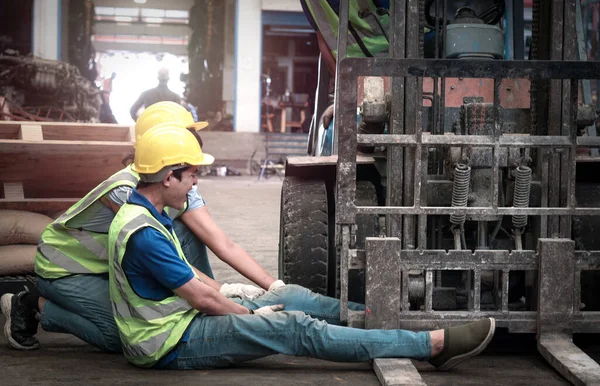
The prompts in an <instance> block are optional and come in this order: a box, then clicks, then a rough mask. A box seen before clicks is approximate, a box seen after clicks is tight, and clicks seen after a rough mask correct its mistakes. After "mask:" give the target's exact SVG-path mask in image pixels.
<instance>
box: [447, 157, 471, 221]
mask: <svg viewBox="0 0 600 386" xmlns="http://www.w3.org/2000/svg"><path fill="white" fill-rule="evenodd" d="M470 183H471V167H470V166H468V165H465V164H457V165H456V168H454V182H453V183H452V206H453V207H462V208H466V207H467V201H468V199H469V185H470ZM466 219H467V215H466V214H451V215H450V222H451V223H452V224H454V225H461V224H464V223H465V220H466Z"/></svg>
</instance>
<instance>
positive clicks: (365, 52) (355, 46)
mask: <svg viewBox="0 0 600 386" xmlns="http://www.w3.org/2000/svg"><path fill="white" fill-rule="evenodd" d="M303 1H304V2H305V4H306V6H307V8H308V10H309V12H310V14H311V15H312V17H313V19H314V20H315V23H316V24H317V27H319V32H321V35H323V38H324V39H325V42H326V43H327V46H328V47H329V49H330V50H331V52H332V54H333V56H334V57H335V58H336V59H337V39H338V31H339V17H338V15H337V13H336V12H335V11H334V10H333V8H331V6H330V5H329V2H328V1H327V0H303ZM364 9H369V10H370V11H371V13H372V15H368V16H366V17H365V18H361V17H360V16H359V12H360V11H361V10H364ZM376 11H377V6H375V4H374V3H373V1H372V0H350V10H349V21H350V26H349V31H348V46H347V56H349V57H365V56H385V55H387V51H388V47H389V43H388V41H387V39H386V38H385V36H384V34H383V31H382V30H381V27H379V25H378V24H377V21H376V20H375V17H376V18H377V19H379V22H380V23H381V25H382V26H383V28H384V29H385V30H386V32H387V31H388V29H389V16H388V15H381V16H380V15H377V13H376Z"/></svg>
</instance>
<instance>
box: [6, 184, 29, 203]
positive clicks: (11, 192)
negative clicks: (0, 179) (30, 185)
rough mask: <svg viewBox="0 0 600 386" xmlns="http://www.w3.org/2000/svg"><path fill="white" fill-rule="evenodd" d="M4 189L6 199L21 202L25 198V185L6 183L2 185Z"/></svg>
mask: <svg viewBox="0 0 600 386" xmlns="http://www.w3.org/2000/svg"><path fill="white" fill-rule="evenodd" d="M2 185H3V189H4V198H6V199H10V200H19V199H23V198H25V195H24V194H23V183H21V182H5V183H3V184H2Z"/></svg>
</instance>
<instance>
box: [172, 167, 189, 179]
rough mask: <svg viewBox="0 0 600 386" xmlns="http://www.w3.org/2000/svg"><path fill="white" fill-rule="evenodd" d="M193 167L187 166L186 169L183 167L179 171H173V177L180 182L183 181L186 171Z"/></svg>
mask: <svg viewBox="0 0 600 386" xmlns="http://www.w3.org/2000/svg"><path fill="white" fill-rule="evenodd" d="M192 167H193V166H189V165H186V166H184V167H181V168H179V169H175V170H173V177H175V178H177V179H178V180H179V181H181V176H182V175H183V172H185V171H186V170H188V169H190V168H192Z"/></svg>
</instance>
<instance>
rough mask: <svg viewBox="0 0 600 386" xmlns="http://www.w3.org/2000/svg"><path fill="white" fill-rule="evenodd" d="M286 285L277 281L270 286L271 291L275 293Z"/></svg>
mask: <svg viewBox="0 0 600 386" xmlns="http://www.w3.org/2000/svg"><path fill="white" fill-rule="evenodd" d="M284 285H285V283H284V282H283V281H282V280H276V281H274V282H273V284H271V285H270V286H269V291H273V290H275V289H277V288H279V287H283V286H284Z"/></svg>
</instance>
